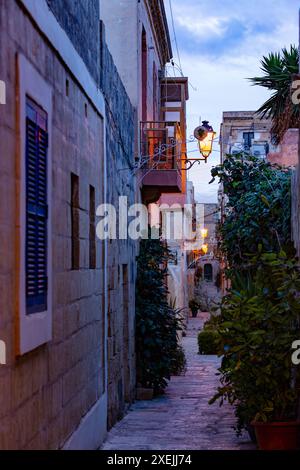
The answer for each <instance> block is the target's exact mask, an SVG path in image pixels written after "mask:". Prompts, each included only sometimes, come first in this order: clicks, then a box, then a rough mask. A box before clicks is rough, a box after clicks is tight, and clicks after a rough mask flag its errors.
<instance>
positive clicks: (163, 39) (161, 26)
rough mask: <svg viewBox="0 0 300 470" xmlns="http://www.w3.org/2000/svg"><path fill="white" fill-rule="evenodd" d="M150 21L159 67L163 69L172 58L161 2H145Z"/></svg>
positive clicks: (165, 18) (153, 0)
mask: <svg viewBox="0 0 300 470" xmlns="http://www.w3.org/2000/svg"><path fill="white" fill-rule="evenodd" d="M145 5H146V7H147V9H148V13H149V18H150V20H151V24H152V28H153V32H154V36H155V40H156V47H157V50H158V53H159V58H160V62H161V66H162V67H163V66H164V65H165V64H166V63H167V62H170V59H171V58H172V47H171V41H170V34H169V27H168V22H167V17H166V11H165V6H164V1H163V0H145Z"/></svg>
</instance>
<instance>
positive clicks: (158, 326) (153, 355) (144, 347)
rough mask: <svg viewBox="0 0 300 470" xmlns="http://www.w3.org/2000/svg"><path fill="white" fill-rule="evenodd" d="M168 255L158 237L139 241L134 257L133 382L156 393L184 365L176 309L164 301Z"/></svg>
mask: <svg viewBox="0 0 300 470" xmlns="http://www.w3.org/2000/svg"><path fill="white" fill-rule="evenodd" d="M170 258H171V254H170V252H169V250H168V248H167V246H166V245H165V244H163V243H162V242H161V241H160V240H151V239H147V240H142V241H141V245H140V255H139V257H138V260H137V268H138V275H137V283H136V356H137V382H138V384H140V385H141V386H143V387H150V388H154V391H155V392H160V391H161V390H162V389H164V388H165V387H166V385H167V381H168V380H169V379H170V377H171V375H172V374H173V373H174V371H177V372H178V371H180V370H182V368H183V367H184V354H183V350H182V349H181V348H180V346H179V344H178V332H179V331H180V330H182V329H183V321H182V318H181V316H180V312H178V311H176V310H175V309H174V308H172V307H171V306H170V305H169V303H168V291H167V287H166V282H165V276H166V273H167V262H168V260H169V259H170Z"/></svg>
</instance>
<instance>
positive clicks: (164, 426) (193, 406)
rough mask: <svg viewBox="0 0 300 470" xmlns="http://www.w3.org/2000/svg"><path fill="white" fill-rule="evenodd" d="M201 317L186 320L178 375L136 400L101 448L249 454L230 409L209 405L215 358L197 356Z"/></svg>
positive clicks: (245, 438)
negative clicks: (156, 393) (153, 394)
mask: <svg viewBox="0 0 300 470" xmlns="http://www.w3.org/2000/svg"><path fill="white" fill-rule="evenodd" d="M205 315H206V314H200V317H201V318H190V319H189V326H188V330H187V335H186V337H184V338H183V346H184V349H185V353H186V359H187V370H186V372H185V374H184V375H181V376H178V377H172V379H171V381H170V385H169V387H168V388H167V390H166V393H165V395H164V396H162V397H159V398H156V399H154V400H151V401H138V402H136V403H135V404H134V405H133V406H132V407H131V408H130V411H129V413H128V414H127V415H126V416H125V418H124V419H123V420H122V421H120V422H119V423H117V424H116V425H115V426H114V428H113V429H112V430H111V431H110V432H109V434H108V437H107V439H106V442H105V443H104V445H103V447H102V450H152V449H153V450H154V449H155V450H162V449H163V450H180V449H181V450H187V449H189V450H208V449H209V450H250V449H254V448H255V447H254V446H253V444H252V443H251V441H250V440H249V437H248V435H247V434H245V435H243V436H242V437H241V438H237V437H236V435H235V431H234V430H233V428H232V427H233V425H234V422H235V419H234V416H233V409H232V407H231V406H230V405H226V404H225V405H223V406H222V407H219V405H218V404H214V405H211V406H209V405H208V403H207V402H208V400H209V399H210V398H211V397H212V395H213V394H214V391H215V390H216V386H217V382H218V377H217V376H216V372H217V369H218V366H219V362H220V361H219V359H218V358H217V357H216V356H200V355H199V354H198V346H197V332H198V330H199V329H200V328H201V327H202V325H203V323H204V321H205V320H206V318H205Z"/></svg>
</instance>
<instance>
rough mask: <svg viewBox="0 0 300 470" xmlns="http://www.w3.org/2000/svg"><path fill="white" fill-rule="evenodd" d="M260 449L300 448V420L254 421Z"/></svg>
mask: <svg viewBox="0 0 300 470" xmlns="http://www.w3.org/2000/svg"><path fill="white" fill-rule="evenodd" d="M251 424H252V426H253V427H254V428H255V434H256V438H257V443H258V447H259V449H260V450H296V449H300V422H299V421H288V422H276V423H275V422H274V423H258V422H255V421H253V422H252V423H251Z"/></svg>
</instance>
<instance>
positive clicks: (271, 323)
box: [210, 154, 300, 433]
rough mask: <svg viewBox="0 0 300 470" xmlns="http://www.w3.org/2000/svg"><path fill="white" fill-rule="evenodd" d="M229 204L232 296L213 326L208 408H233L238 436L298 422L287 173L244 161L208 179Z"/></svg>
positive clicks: (294, 266)
mask: <svg viewBox="0 0 300 470" xmlns="http://www.w3.org/2000/svg"><path fill="white" fill-rule="evenodd" d="M212 175H213V177H214V178H215V177H217V176H218V177H219V178H220V181H221V182H222V184H223V188H224V193H225V195H226V197H227V204H226V216H225V221H224V223H223V225H222V226H221V227H220V230H219V235H220V248H221V251H222V253H223V256H224V257H225V258H226V259H227V262H228V270H227V276H228V277H229V279H230V281H231V285H232V289H231V290H230V291H229V293H228V295H226V296H225V297H224V298H223V301H222V303H221V307H220V310H221V315H220V317H219V318H218V321H219V325H218V326H217V331H218V340H217V341H218V353H219V355H220V356H223V359H222V365H221V368H220V373H221V386H220V387H219V388H218V390H217V393H216V394H215V396H214V397H213V398H212V399H211V401H210V403H213V402H214V401H216V400H220V404H222V403H223V401H224V400H227V401H228V402H229V403H231V404H232V405H234V406H235V413H236V417H237V427H236V429H237V432H238V433H239V432H240V431H241V430H242V429H243V428H245V429H247V428H248V425H249V423H250V422H251V421H252V420H253V419H255V420H257V421H264V422H266V421H276V420H279V421H280V420H288V419H289V418H295V417H296V409H297V408H298V406H299V404H298V401H299V385H300V377H299V372H300V370H298V369H296V368H295V367H293V366H292V363H291V345H292V343H293V341H294V340H295V339H297V337H298V336H299V316H300V298H299V290H300V271H299V266H298V260H297V259H295V249H294V247H293V244H292V241H291V188H290V180H291V172H290V171H289V170H284V169H282V168H280V167H278V166H272V165H271V164H269V163H267V162H265V161H262V160H260V159H258V158H256V157H252V156H249V155H245V154H241V155H238V156H236V155H235V156H234V157H233V156H230V155H229V156H227V158H226V159H225V161H224V163H223V165H219V166H218V167H216V168H215V169H213V171H212Z"/></svg>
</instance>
